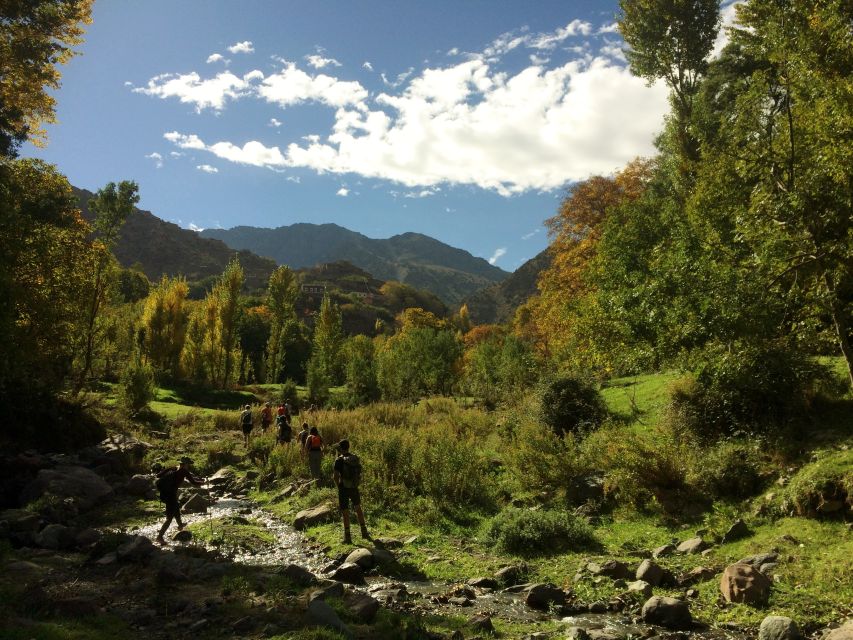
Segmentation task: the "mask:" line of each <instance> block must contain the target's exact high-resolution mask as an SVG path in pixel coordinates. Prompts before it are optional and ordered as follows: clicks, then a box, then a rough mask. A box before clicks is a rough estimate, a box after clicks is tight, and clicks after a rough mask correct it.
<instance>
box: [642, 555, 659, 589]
mask: <svg viewBox="0 0 853 640" xmlns="http://www.w3.org/2000/svg"><path fill="white" fill-rule="evenodd" d="M636 578H637V580H645V581H646V582H648V583H649V584H650V585H651V586H653V587H656V586H658V585H659V584H660V581H661V578H663V569H662V568H661V566H660V565H659V564H657V563H656V562H652V561H651V560H643V561H642V562H641V563H640V566H639V567H637V573H636Z"/></svg>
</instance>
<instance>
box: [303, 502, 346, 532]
mask: <svg viewBox="0 0 853 640" xmlns="http://www.w3.org/2000/svg"><path fill="white" fill-rule="evenodd" d="M335 516H336V513H335V509H334V508H333V507H332V505H330V504H320V505H317V506H316V507H313V508H311V509H306V510H305V511H300V512H299V513H297V514H296V518H294V519H293V528H294V529H296V530H297V531H305V529H307V528H308V527H313V526H314V525H315V524H320V523H322V522H326V521H328V520H331V519H332V518H334V517H335Z"/></svg>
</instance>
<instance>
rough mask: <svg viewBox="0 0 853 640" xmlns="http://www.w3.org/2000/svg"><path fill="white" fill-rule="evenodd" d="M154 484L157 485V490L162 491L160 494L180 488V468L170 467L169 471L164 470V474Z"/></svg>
mask: <svg viewBox="0 0 853 640" xmlns="http://www.w3.org/2000/svg"><path fill="white" fill-rule="evenodd" d="M154 486H155V487H157V491H159V492H160V495H163V494H170V493H173V492H174V491H176V490H177V489H178V470H177V469H169V470H168V471H164V472H163V473H162V475H161V476H160V477H159V478H157V481H156V482H155V483H154Z"/></svg>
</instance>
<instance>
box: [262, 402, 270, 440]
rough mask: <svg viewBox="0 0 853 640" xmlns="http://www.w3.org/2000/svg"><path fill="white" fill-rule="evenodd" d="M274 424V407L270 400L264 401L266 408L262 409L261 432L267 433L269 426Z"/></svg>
mask: <svg viewBox="0 0 853 640" xmlns="http://www.w3.org/2000/svg"><path fill="white" fill-rule="evenodd" d="M271 424H272V407H271V406H270V403H269V402H266V403H264V408H263V409H261V433H266V432H267V429H269V426H270V425H271Z"/></svg>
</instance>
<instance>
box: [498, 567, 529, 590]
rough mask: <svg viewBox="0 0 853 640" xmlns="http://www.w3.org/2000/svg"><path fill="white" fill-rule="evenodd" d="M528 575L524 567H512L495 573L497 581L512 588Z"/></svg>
mask: <svg viewBox="0 0 853 640" xmlns="http://www.w3.org/2000/svg"><path fill="white" fill-rule="evenodd" d="M526 574H527V568H526V567H524V566H523V565H510V566H508V567H504V568H503V569H498V570H497V571H496V572H495V579H496V580H497V581H498V582H499V583H500V584H502V585H505V586H507V587H511V586H512V585H515V584H518V583H519V582H521V581H522V580H523V579H524V576H525V575H526Z"/></svg>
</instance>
